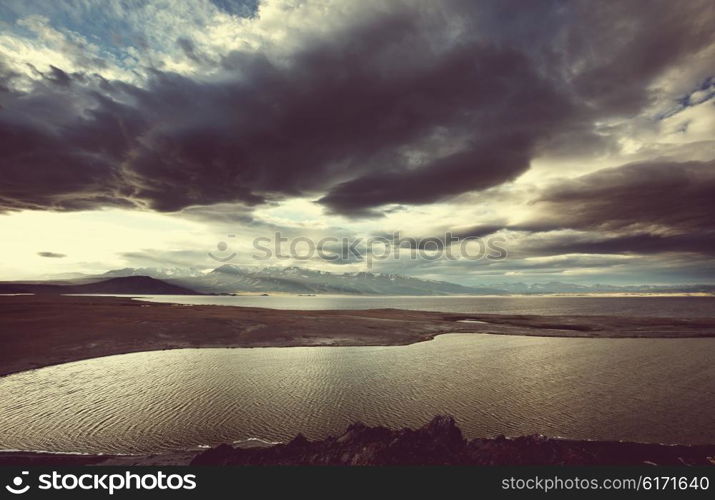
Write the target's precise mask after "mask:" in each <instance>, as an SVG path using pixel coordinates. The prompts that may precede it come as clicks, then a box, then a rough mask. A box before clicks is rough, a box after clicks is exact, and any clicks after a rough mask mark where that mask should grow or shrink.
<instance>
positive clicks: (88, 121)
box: [0, 0, 715, 270]
mask: <svg viewBox="0 0 715 500" xmlns="http://www.w3.org/2000/svg"><path fill="white" fill-rule="evenodd" d="M0 19H1V20H2V21H1V24H0V27H1V28H2V32H1V33H0V144H2V145H3V148H2V151H0V213H4V214H12V213H15V212H18V211H26V210H32V211H53V212H76V211H89V210H94V211H98V210H106V209H117V210H123V211H124V212H129V211H135V212H141V213H150V212H154V213H156V212H164V213H170V214H173V215H171V217H174V216H176V217H177V218H180V219H182V220H185V221H190V222H192V223H193V222H195V223H197V224H204V225H205V226H206V227H207V228H210V229H211V230H213V229H216V230H217V231H224V230H228V229H230V228H229V226H231V225H236V226H238V227H239V229H240V230H241V231H246V232H247V233H248V232H249V231H253V232H256V231H258V230H260V229H265V230H274V229H280V228H282V230H285V231H286V232H289V233H291V234H297V233H298V232H300V231H303V232H304V233H308V232H310V234H313V232H315V234H317V233H318V232H320V231H323V232H324V233H327V232H328V231H333V232H335V233H339V234H352V233H356V234H357V233H363V234H365V233H370V232H373V233H379V232H385V233H390V232H392V231H395V230H403V229H404V230H405V231H406V232H409V231H412V232H416V231H421V232H422V233H423V234H425V235H428V234H435V233H436V232H438V231H441V234H442V235H444V233H445V232H446V231H447V230H451V231H452V232H454V233H456V234H458V235H460V236H474V237H483V236H488V235H489V234H493V233H497V232H501V233H509V234H511V235H512V236H513V238H514V240H513V242H512V246H513V255H514V256H515V257H514V258H522V259H533V258H538V257H543V258H548V259H552V258H554V257H557V256H561V257H563V258H562V259H560V260H549V261H548V263H542V264H539V265H537V264H536V263H535V261H533V260H531V261H524V262H525V265H531V266H532V268H533V269H534V270H537V269H539V268H540V267H539V266H547V267H549V268H552V267H558V266H563V268H564V269H567V268H570V267H573V268H577V267H581V268H584V269H586V268H592V267H593V268H598V267H610V264H608V265H607V266H606V265H604V266H600V265H595V264H593V263H594V262H603V261H602V260H598V259H606V260H607V261H608V262H609V263H610V262H611V260H609V259H612V258H616V257H614V256H616V255H620V256H631V255H643V256H659V255H661V254H662V255H663V256H665V255H666V254H667V255H676V254H677V255H679V256H680V255H681V254H682V253H691V254H695V253H697V254H699V255H701V256H707V257H709V256H711V255H712V250H711V248H713V245H712V243H713V240H714V238H715V237H714V236H713V235H714V234H715V226H714V225H713V222H712V214H713V213H714V212H715V203H714V202H713V201H712V200H713V199H715V196H714V195H715V153H713V151H715V137H714V135H713V133H712V130H713V127H714V126H715V106H713V103H714V102H715V75H714V74H713V71H714V70H713V68H715V40H714V38H715V37H714V36H713V31H712V26H713V25H715V5H713V3H712V2H709V1H707V0H693V1H689V2H684V3H675V2H671V1H665V0H651V1H639V0H634V1H629V2H617V1H606V2H599V3H594V2H590V1H580V0H575V1H572V2H562V1H559V0H543V1H533V2H521V1H515V0H506V1H504V0H499V1H497V0H481V1H467V0H446V1H444V2H432V1H429V0H412V1H401V0H396V1H394V2H382V1H377V0H374V1H373V0H366V1H364V2H352V1H349V0H346V1H328V2H322V1H310V0H309V1H298V0H266V1H264V2H256V1H253V0H250V1H249V0H246V1H237V0H236V1H234V0H213V1H210V0H195V1H193V2H189V1H176V2H171V3H162V2H161V1H159V2H150V3H149V2H147V3H143V4H142V3H139V4H137V5H135V6H131V7H130V6H128V5H126V4H120V3H117V4H113V5H112V6H111V7H108V6H106V5H105V4H104V3H101V2H95V1H93V0H86V1H84V2H77V3H68V4H61V3H55V4H51V5H49V4H47V5H40V4H36V3H34V2H25V1H19V0H10V1H8V2H7V3H4V5H3V6H1V7H0ZM308 205H310V207H308ZM291 213H293V215H291ZM8 217H10V216H8ZM316 221H317V222H316ZM251 234H254V233H251ZM136 250H137V252H138V251H139V250H142V251H145V250H146V251H147V252H148V253H149V254H150V253H151V250H147V248H146V247H141V248H137V249H136ZM176 251H180V252H183V250H176ZM186 251H187V252H189V253H188V254H187V255H189V254H191V252H192V251H193V252H197V255H199V254H201V252H200V251H199V250H186ZM29 252H30V253H34V250H29ZM69 253H71V254H72V255H74V254H75V252H74V251H72V252H69ZM577 254H578V255H589V254H591V255H592V256H594V257H593V258H588V257H583V256H580V257H578V258H575V257H572V256H573V255H577ZM122 255H125V256H127V255H134V254H132V251H131V250H130V251H124V252H122ZM191 255H193V254H191ZM604 255H607V256H608V258H606V257H603V256H604ZM666 258H667V257H663V259H666ZM672 258H675V257H672ZM678 258H680V257H678ZM589 259H590V260H589ZM594 259H595V260H594ZM619 262H620V261H619ZM679 262H680V264H679V265H682V262H681V261H679ZM434 265H437V264H434ZM614 265H615V264H614ZM618 265H620V264H618ZM499 266H501V267H502V268H503V269H506V267H504V265H501V264H500V265H496V267H499ZM513 269H514V270H519V269H521V267H520V266H519V265H514V267H513Z"/></svg>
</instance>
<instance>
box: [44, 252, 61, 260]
mask: <svg viewBox="0 0 715 500" xmlns="http://www.w3.org/2000/svg"><path fill="white" fill-rule="evenodd" d="M37 255H39V256H40V257H46V258H48V259H62V258H64V257H67V256H66V255H65V254H63V253H56V252H37Z"/></svg>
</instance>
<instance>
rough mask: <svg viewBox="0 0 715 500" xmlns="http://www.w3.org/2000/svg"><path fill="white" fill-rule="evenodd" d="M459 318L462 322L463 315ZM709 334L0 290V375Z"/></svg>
mask: <svg viewBox="0 0 715 500" xmlns="http://www.w3.org/2000/svg"><path fill="white" fill-rule="evenodd" d="M465 320H467V321H465ZM460 332H469V333H492V334H502V335H536V336H556V337H661V338H665V337H715V318H709V319H697V320H688V319H669V318H665V319H664V318H622V317H609V316H569V317H565V316H526V315H522V316H517V315H493V314H452V313H440V312H427V311H406V310H398V309H373V310H360V311H338V310H330V311H286V310H275V309H262V308H249V307H231V306H214V305H193V306H186V305H178V304H166V303H152V302H142V301H139V300H133V299H130V298H118V297H100V296H96V297H88V296H81V297H80V296H60V295H21V296H3V297H0V342H1V343H2V346H3V348H2V349H0V375H7V374H10V373H15V372H19V371H24V370H29V369H33V368H39V367H43V366H48V365H53V364H59V363H66V362H69V361H77V360H81V359H89V358H96V357H99V356H107V355H112V354H122V353H129V352H138V351H149V350H161V349H177V348H186V347H280V346H356V345H405V344H411V343H414V342H420V341H424V340H429V339H432V338H434V337H435V336H436V335H439V334H442V333H460Z"/></svg>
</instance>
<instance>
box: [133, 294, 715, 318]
mask: <svg viewBox="0 0 715 500" xmlns="http://www.w3.org/2000/svg"><path fill="white" fill-rule="evenodd" d="M144 300H151V301H154V302H176V303H179V304H216V305H223V306H247V307H269V308H273V309H376V308H384V307H392V308H395V309H416V310H422V311H444V312H456V313H491V314H549V315H562V314H585V315H610V316H650V317H653V316H657V317H681V318H694V317H715V297H553V296H551V297H549V296H539V297H523V296H519V297H454V296H453V297H394V296H389V297H386V296H380V297H364V296H345V295H317V296H314V297H303V296H298V295H271V296H269V297H261V296H248V295H246V296H239V297H222V296H186V295H154V296H147V297H146V298H145V299H144Z"/></svg>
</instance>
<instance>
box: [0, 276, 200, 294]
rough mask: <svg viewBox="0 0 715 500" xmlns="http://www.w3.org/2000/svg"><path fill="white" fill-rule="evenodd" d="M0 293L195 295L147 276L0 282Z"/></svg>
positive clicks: (184, 288) (187, 290) (192, 292)
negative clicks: (70, 281)
mask: <svg viewBox="0 0 715 500" xmlns="http://www.w3.org/2000/svg"><path fill="white" fill-rule="evenodd" d="M0 293H56V294H69V293H81V294H130V295H131V294H137V295H197V293H196V292H195V291H193V290H191V289H189V288H186V287H182V286H179V285H174V284H171V283H166V282H164V281H161V280H158V279H155V278H152V277H149V276H127V277H119V278H110V279H107V280H101V281H95V282H92V283H82V284H63V285H58V284H46V283H7V282H5V283H0Z"/></svg>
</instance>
